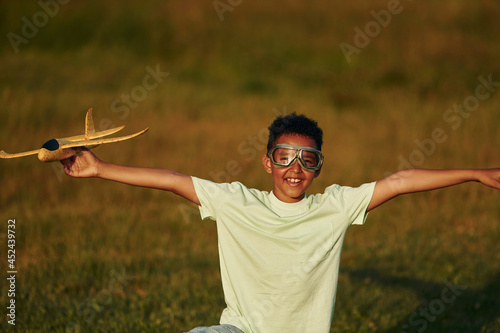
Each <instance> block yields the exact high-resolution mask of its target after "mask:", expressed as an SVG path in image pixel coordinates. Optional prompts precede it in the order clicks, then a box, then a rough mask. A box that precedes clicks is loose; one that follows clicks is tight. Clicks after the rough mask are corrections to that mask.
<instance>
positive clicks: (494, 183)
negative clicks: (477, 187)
mask: <svg viewBox="0 0 500 333" xmlns="http://www.w3.org/2000/svg"><path fill="white" fill-rule="evenodd" d="M478 173H479V174H478V177H477V180H478V181H479V182H481V183H482V184H484V185H486V186H489V187H493V188H496V189H499V190H500V169H483V170H478Z"/></svg>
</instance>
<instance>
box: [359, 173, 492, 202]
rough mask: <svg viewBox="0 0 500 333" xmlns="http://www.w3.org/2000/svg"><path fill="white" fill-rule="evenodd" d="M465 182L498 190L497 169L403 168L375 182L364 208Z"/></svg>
mask: <svg viewBox="0 0 500 333" xmlns="http://www.w3.org/2000/svg"><path fill="white" fill-rule="evenodd" d="M468 181H476V182H480V183H482V184H484V185H487V186H490V187H493V188H496V189H500V169H452V170H429V169H407V170H401V171H398V172H396V173H394V174H392V175H390V176H388V177H386V178H384V179H382V180H379V181H377V183H376V184H375V189H374V192H373V196H372V199H371V201H370V203H369V205H368V208H367V211H370V210H372V209H373V208H375V207H377V206H380V205H381V204H383V203H384V202H386V201H388V200H390V199H392V198H394V197H396V196H398V195H400V194H406V193H414V192H421V191H428V190H434V189H438V188H443V187H447V186H452V185H456V184H460V183H465V182H468Z"/></svg>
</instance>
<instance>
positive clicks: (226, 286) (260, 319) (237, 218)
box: [192, 177, 375, 333]
mask: <svg viewBox="0 0 500 333" xmlns="http://www.w3.org/2000/svg"><path fill="white" fill-rule="evenodd" d="M192 179H193V183H194V187H195V190H196V194H197V196H198V199H199V200H200V203H201V205H200V213H201V217H202V218H203V219H212V220H215V221H216V222H217V234H218V245H219V257H220V258H219V259H220V268H221V277H222V286H223V290H224V296H225V301H226V305H227V307H226V309H224V311H223V312H222V315H221V319H220V323H221V324H231V325H234V326H236V327H238V328H240V329H241V330H243V331H244V332H246V333H250V332H253V333H269V332H273V333H274V332H275V333H283V332H314V333H322V332H329V331H330V325H331V320H332V316H333V309H334V306H335V294H336V290H337V280H338V272H339V263H340V253H341V249H342V244H343V241H344V236H345V233H346V231H347V229H348V227H349V226H350V225H351V224H363V223H364V221H365V219H366V216H367V214H368V213H367V212H366V208H367V207H368V204H369V202H370V199H371V196H372V194H373V189H374V187H375V182H373V183H368V184H364V185H362V186H360V187H357V188H352V187H346V186H339V185H332V186H329V187H327V188H326V189H325V192H324V193H322V194H315V195H307V196H306V197H305V198H304V199H303V200H301V201H300V202H297V203H284V202H282V201H280V200H279V199H278V198H276V196H275V195H274V194H273V193H272V192H265V191H260V190H256V189H249V188H247V187H245V186H244V185H243V184H241V183H239V182H235V183H230V184H228V183H224V184H217V183H213V182H211V181H208V180H202V179H199V178H195V177H193V178H192Z"/></svg>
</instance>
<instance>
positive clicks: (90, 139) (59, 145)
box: [0, 109, 149, 162]
mask: <svg viewBox="0 0 500 333" xmlns="http://www.w3.org/2000/svg"><path fill="white" fill-rule="evenodd" d="M124 127H125V126H120V127H115V128H111V129H108V130H105V131H100V132H96V131H95V128H94V120H93V119H92V109H89V110H88V111H87V116H86V117H85V134H82V135H76V136H70V137H67V138H62V139H51V140H49V141H47V142H45V143H44V144H43V146H42V147H41V148H40V149H36V150H31V151H26V152H23V153H17V154H9V153H6V152H5V151H3V150H0V158H16V157H22V156H28V155H35V154H38V159H39V160H40V161H42V162H52V161H60V160H64V159H65V158H68V157H71V156H73V155H75V154H77V153H78V152H79V150H78V149H76V148H79V147H80V148H81V147H87V148H88V149H92V148H95V147H97V146H99V145H102V144H105V143H113V142H120V141H125V140H128V139H132V138H135V137H136V136H139V135H141V134H144V133H145V132H146V131H147V130H148V129H149V127H148V128H146V129H143V130H142V131H140V132H137V133H134V134H130V135H126V136H120V137H115V138H107V139H102V137H104V136H108V135H111V134H113V133H116V132H118V131H120V130H122V129H123V128H124Z"/></svg>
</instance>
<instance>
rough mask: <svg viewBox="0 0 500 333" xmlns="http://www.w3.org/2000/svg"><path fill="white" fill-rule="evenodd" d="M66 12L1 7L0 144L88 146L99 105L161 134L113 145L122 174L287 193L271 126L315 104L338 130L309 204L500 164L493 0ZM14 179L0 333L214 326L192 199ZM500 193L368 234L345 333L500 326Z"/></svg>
mask: <svg viewBox="0 0 500 333" xmlns="http://www.w3.org/2000/svg"><path fill="white" fill-rule="evenodd" d="M60 2H61V3H62V2H64V1H62V0H61V1H60ZM61 3H59V2H56V1H55V0H53V1H48V0H42V1H40V2H34V1H33V2H30V3H26V2H22V3H21V2H15V3H13V2H8V1H0V32H1V35H2V36H3V37H2V38H3V39H2V42H1V44H0V103H1V105H2V108H1V110H0V115H1V117H0V149H4V150H6V151H8V152H17V151H24V150H31V149H36V148H38V147H39V146H41V144H43V142H45V141H46V140H48V139H50V138H53V137H61V136H70V135H75V134H78V133H80V132H81V131H82V130H83V120H84V116H85V112H86V110H87V109H88V108H90V107H93V109H94V118H95V122H96V126H97V127H98V128H100V129H105V128H109V127H111V126H118V125H127V127H126V129H125V130H124V132H127V133H132V132H135V131H138V130H140V129H143V128H144V127H148V126H149V127H150V130H149V132H148V133H147V134H146V135H144V136H141V137H139V138H137V139H134V140H133V141H130V142H127V143H119V144H116V145H108V146H103V147H99V148H96V149H95V153H96V154H97V156H99V157H100V158H102V159H104V160H106V161H110V162H116V163H120V164H126V165H136V166H146V167H161V168H167V169H172V170H175V171H178V172H181V173H184V174H188V175H195V176H198V177H201V178H206V179H212V180H215V181H235V180H240V181H242V182H244V183H245V184H246V185H247V186H249V187H256V188H260V189H263V190H270V189H271V186H272V183H271V179H270V177H269V176H268V175H267V174H266V173H265V172H264V171H263V169H262V166H261V163H260V156H261V155H262V154H263V153H264V146H265V143H266V140H267V137H266V135H265V129H266V128H267V126H268V125H269V123H270V122H271V121H272V119H273V118H274V117H275V116H276V115H277V114H286V113H291V112H298V113H305V114H307V115H309V116H311V117H312V118H314V119H316V120H317V121H318V122H319V124H320V126H321V127H322V128H323V130H324V132H325V147H324V154H325V159H326V160H325V166H324V168H323V171H322V174H321V176H320V177H319V178H317V179H316V180H315V183H314V184H313V186H312V188H311V193H315V192H321V191H322V190H323V189H324V188H325V187H326V186H328V185H330V184H333V183H338V184H342V185H350V186H357V185H360V184H362V183H365V182H369V181H373V180H377V179H381V178H383V177H384V176H385V175H387V174H388V173H390V172H395V171H397V170H398V169H401V168H407V167H423V168H486V167H498V166H499V164H500V157H499V154H498V146H497V144H496V143H498V142H500V131H498V123H499V121H500V113H499V110H500V62H499V61H498V59H499V56H500V43H498V32H499V31H500V21H499V20H498V17H499V16H500V3H499V2H498V1H494V0H479V1H469V2H465V1H464V2H462V1H452V0H445V1H439V2H438V1H401V3H399V4H398V5H397V6H396V5H395V4H397V3H396V2H395V1H378V0H377V1H357V2H353V3H349V2H337V3H335V2H331V1H330V2H328V1H302V2H299V1H284V2H279V3H276V4H275V3H272V2H266V3H255V2H250V1H239V2H238V1H232V2H231V1H224V0H221V1H219V2H211V1H197V0H185V1H177V2H167V1H165V2H163V1H162V2H160V1H151V0H146V1H133V0H127V1H116V0H115V1H107V2H99V1H72V2H68V3H66V4H61ZM220 3H224V4H226V7H224V8H226V9H227V10H225V11H224V10H222V9H221V8H222V7H220ZM214 4H219V5H215V6H214ZM384 13H385V14H387V13H389V16H388V15H385V16H384V15H383V14H384ZM376 18H378V20H377V19H376ZM359 31H361V33H360V32H359ZM342 43H344V44H342ZM346 44H349V45H350V47H351V50H353V49H355V50H356V51H355V52H353V53H351V54H349V55H348V56H346V54H345V53H343V52H342V49H341V47H340V46H341V45H344V46H345V45H346ZM152 73H155V74H152ZM167 73H168V74H167ZM488 81H490V84H486V85H485V82H488ZM460 108H461V109H460ZM453 110H455V111H457V112H455V111H453ZM460 110H461V111H460ZM0 183H1V184H2V187H1V190H0V209H1V214H0V221H1V223H0V240H1V244H2V245H1V249H2V250H1V252H0V272H1V273H0V274H1V276H2V282H1V283H0V305H1V306H0V307H1V309H2V311H0V313H1V316H0V331H7V332H10V331H12V332H14V331H17V332H182V331H184V330H189V329H191V328H193V327H195V326H197V325H213V324H216V323H217V322H218V318H219V316H220V312H221V311H222V309H223V308H224V299H223V296H222V290H221V285H220V275H219V268H218V254H217V238H216V230H215V225H214V223H212V222H202V221H200V218H199V214H198V212H197V207H195V206H193V205H190V204H188V203H187V202H185V201H183V200H182V199H181V198H179V197H176V196H175V195H173V194H170V193H165V192H161V191H154V190H147V189H142V188H135V187H129V186H125V185H122V184H116V183H110V182H106V181H102V180H95V179H86V180H82V179H72V178H69V177H66V176H65V175H63V172H62V167H61V166H60V165H59V164H57V163H54V164H43V163H40V162H38V160H37V159H36V157H26V158H23V159H17V160H5V161H0ZM499 198H500V193H499V192H496V191H494V190H492V189H489V188H485V187H483V186H482V185H480V184H476V183H470V184H464V185H460V186H456V187H453V188H449V189H444V190H438V191H432V192H428V193H419V194H414V195H411V196H410V195H409V196H403V197H399V198H396V199H393V200H392V201H391V202H389V203H387V204H386V205H384V206H382V207H380V208H377V209H376V210H374V211H373V212H371V213H370V217H369V218H368V222H367V224H366V225H365V226H362V227H353V228H351V229H350V230H349V232H348V234H347V238H346V241H345V245H344V249H343V253H342V262H341V271H340V278H339V287H338V295H337V306H336V309H335V317H334V320H333V324H332V332H357V333H359V332H384V333H401V332H429V333H430V332H482V333H486V332H489V333H491V332H500V289H499V285H500V254H499V251H498V250H499V240H500V226H499V224H500V223H499V221H500V205H499ZM9 220H15V232H16V233H15V255H16V256H15V269H16V271H17V274H16V281H15V288H14V289H15V291H14V293H15V305H16V308H15V311H16V313H15V316H16V317H15V324H16V325H15V327H14V326H12V325H10V324H9V323H8V320H10V318H9V317H7V316H6V313H5V312H6V311H9V310H8V309H6V308H7V306H9V304H10V303H9V302H10V300H11V299H14V298H13V297H11V296H9V289H11V288H10V287H11V284H10V283H9V281H8V280H7V277H8V276H9V274H7V271H9V270H10V269H9V267H8V265H9V264H10V263H9V262H8V260H7V258H8V257H7V256H8V247H7V244H8V242H7V241H8V224H9ZM450 291H451V292H454V294H453V295H454V296H455V297H454V298H453V300H450V299H449V298H443V295H447V296H450V295H451V294H450V293H449V292H450ZM311 333H314V332H311Z"/></svg>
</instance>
